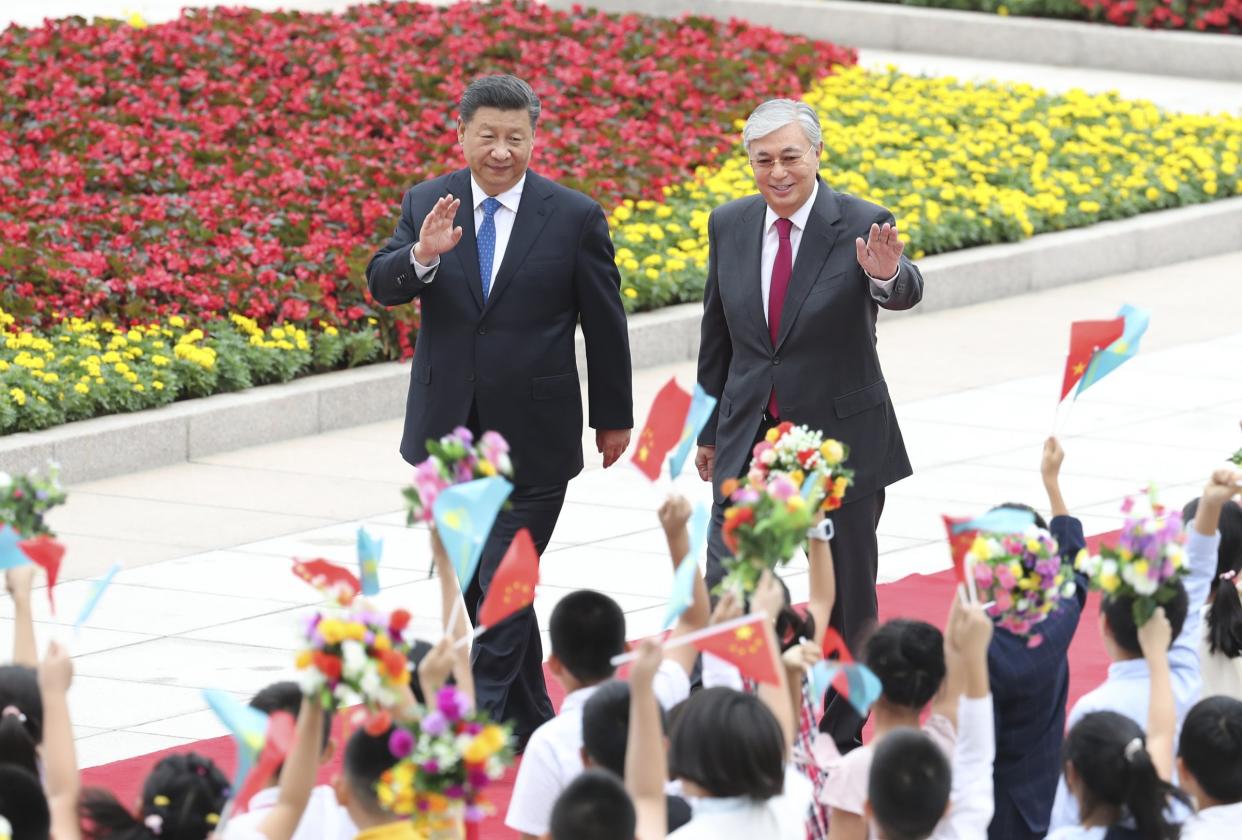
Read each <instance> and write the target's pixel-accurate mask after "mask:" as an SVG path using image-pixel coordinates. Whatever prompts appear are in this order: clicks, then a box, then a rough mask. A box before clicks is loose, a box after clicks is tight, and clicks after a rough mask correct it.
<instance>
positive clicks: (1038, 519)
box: [988, 502, 1048, 531]
mask: <svg viewBox="0 0 1242 840" xmlns="http://www.w3.org/2000/svg"><path fill="white" fill-rule="evenodd" d="M992 510H1020V511H1024V512H1026V513H1029V514H1031V516H1033V517H1035V527H1036V528H1042V529H1044V530H1045V531H1047V530H1048V520H1047V519H1044V518H1043V517H1042V516H1040V513H1039V511H1037V510H1035V508H1033V507H1031V506H1030V505H1028V504H1027V503H1026V502H1002V503H1001V504H999V505H997V506H996V507H994V508H992ZM991 512H992V511H988V513H991Z"/></svg>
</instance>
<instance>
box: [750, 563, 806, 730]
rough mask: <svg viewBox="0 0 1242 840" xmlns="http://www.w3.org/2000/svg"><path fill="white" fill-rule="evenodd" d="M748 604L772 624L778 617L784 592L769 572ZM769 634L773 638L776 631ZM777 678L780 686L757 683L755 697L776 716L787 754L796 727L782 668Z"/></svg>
mask: <svg viewBox="0 0 1242 840" xmlns="http://www.w3.org/2000/svg"><path fill="white" fill-rule="evenodd" d="M750 602H751V605H752V606H753V607H754V608H755V611H756V612H764V613H767V615H768V617H769V618H770V619H772V621H773V622H775V620H776V616H777V615H779V614H780V611H781V608H782V607H783V606H784V605H785V593H784V591H783V590H782V589H781V585H780V582H779V581H777V579H776V576H775V575H773V574H772V572H770V571H768V570H766V569H765V570H764V572H763V575H762V576H761V577H760V578H759V585H758V586H757V587H755V594H754V595H753V596H752V597H751V599H750ZM772 632H773V634H774V635H775V630H773V631H772ZM776 677H777V681H778V683H779V685H771V684H769V683H760V684H759V691H758V694H759V699H760V700H762V701H763V702H764V704H765V705H766V706H767V707H768V708H769V709H770V710H771V711H772V714H774V715H776V721H777V723H779V724H780V725H781V732H783V733H784V735H785V749H786V752H788V750H789V748H790V747H791V746H793V742H794V737H795V736H796V735H797V734H798V726H797V722H796V720H795V719H794V713H793V706H792V705H791V704H790V702H789V684H788V681H787V680H786V678H785V669H784V667H780V668H777V669H776Z"/></svg>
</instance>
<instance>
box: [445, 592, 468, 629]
mask: <svg viewBox="0 0 1242 840" xmlns="http://www.w3.org/2000/svg"><path fill="white" fill-rule="evenodd" d="M464 605H465V601H464V600H463V599H462V597H461V596H460V595H459V596H458V597H457V598H455V599H454V600H453V609H452V610H451V611H450V612H449V614H448V621H446V622H444V635H446V636H452V635H453V634H455V633H456V632H457V617H458V616H460V615H461V610H462V607H463V606H464Z"/></svg>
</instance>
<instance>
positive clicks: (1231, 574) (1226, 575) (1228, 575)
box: [6, 569, 1238, 711]
mask: <svg viewBox="0 0 1242 840" xmlns="http://www.w3.org/2000/svg"><path fill="white" fill-rule="evenodd" d="M1237 576H1238V571H1237V569H1230V570H1229V571H1227V572H1221V573H1220V579H1221V580H1233V579H1234V578H1236V577H1237ZM6 711H7V710H6Z"/></svg>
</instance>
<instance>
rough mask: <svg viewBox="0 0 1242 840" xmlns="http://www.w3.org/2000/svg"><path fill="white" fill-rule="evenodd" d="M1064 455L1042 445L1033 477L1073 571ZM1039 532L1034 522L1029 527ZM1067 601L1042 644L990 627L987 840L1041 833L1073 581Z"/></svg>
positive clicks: (1076, 529)
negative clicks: (990, 809) (991, 741)
mask: <svg viewBox="0 0 1242 840" xmlns="http://www.w3.org/2000/svg"><path fill="white" fill-rule="evenodd" d="M1064 457H1065V453H1064V452H1063V451H1062V449H1061V445H1060V444H1059V443H1058V442H1057V439H1056V438H1048V440H1047V442H1045V443H1044V455H1043V461H1042V463H1041V465H1040V472H1041V473H1042V475H1043V480H1044V487H1045V488H1046V489H1047V491H1048V501H1049V502H1050V503H1051V505H1052V521H1051V522H1050V523H1048V530H1049V532H1050V533H1051V534H1052V536H1053V537H1054V538H1055V539H1056V541H1057V545H1058V546H1059V547H1060V551H1061V556H1062V558H1064V559H1065V560H1066V561H1067V562H1069V563H1073V562H1074V558H1075V557H1076V556H1077V555H1078V552H1079V550H1081V549H1082V548H1084V547H1085V546H1086V544H1087V543H1086V540H1085V538H1084V537H1083V533H1082V522H1080V521H1079V520H1078V519H1075V518H1074V517H1072V516H1070V515H1069V511H1068V510H1067V509H1066V507H1065V500H1064V499H1063V498H1062V497H1061V485H1060V473H1061V462H1062V460H1063V459H1064ZM1036 524H1038V525H1040V527H1043V525H1044V523H1043V522H1042V520H1038V519H1037V523H1036ZM1074 580H1075V583H1076V584H1077V588H1076V590H1075V593H1074V597H1073V598H1068V599H1065V600H1063V601H1062V602H1061V603H1060V605H1059V606H1058V607H1057V609H1055V610H1054V611H1053V612H1051V613H1049V615H1048V617H1047V618H1045V619H1044V620H1043V621H1041V622H1040V623H1039V626H1038V630H1039V635H1040V636H1042V637H1043V642H1042V643H1041V644H1040V645H1039V646H1037V647H1033V648H1032V647H1029V646H1028V645H1027V640H1026V639H1024V638H1022V637H1019V636H1015V635H1014V634H1012V633H1010V632H1009V631H1008V630H1005V629H1003V628H1001V627H997V628H996V631H995V632H994V633H993V634H992V643H991V645H990V646H989V648H988V673H989V676H990V677H991V684H992V703H993V714H994V715H995V717H996V760H995V762H994V764H993V771H992V779H993V784H994V796H995V801H996V810H995V812H994V814H993V816H992V825H991V826H990V827H989V828H988V837H989V840H1036V838H1040V837H1043V836H1044V835H1045V834H1047V832H1048V822H1049V817H1050V816H1051V814H1052V801H1053V799H1054V798H1055V796H1056V792H1057V779H1058V778H1059V777H1060V775H1061V740H1062V737H1063V736H1064V734H1065V704H1066V700H1067V699H1068V697H1069V658H1068V655H1069V646H1070V642H1071V641H1073V639H1074V634H1075V633H1076V632H1077V631H1078V620H1079V619H1080V618H1081V617H1082V608H1083V605H1084V604H1085V603H1086V601H1087V579H1086V577H1084V576H1083V575H1081V574H1076V575H1075V576H1074Z"/></svg>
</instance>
